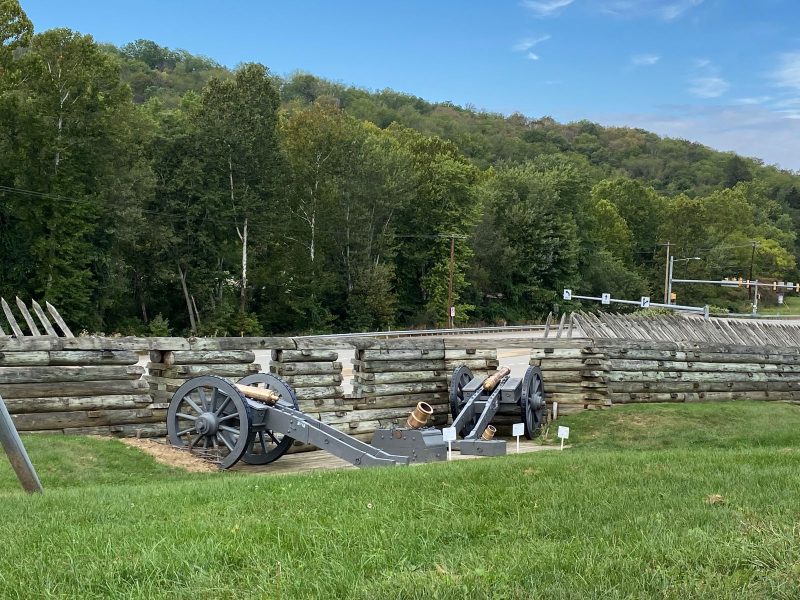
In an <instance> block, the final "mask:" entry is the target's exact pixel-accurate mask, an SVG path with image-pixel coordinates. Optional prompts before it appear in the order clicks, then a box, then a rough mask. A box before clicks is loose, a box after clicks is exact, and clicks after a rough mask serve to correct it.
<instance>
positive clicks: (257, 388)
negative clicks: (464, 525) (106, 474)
mask: <svg viewBox="0 0 800 600" xmlns="http://www.w3.org/2000/svg"><path fill="white" fill-rule="evenodd" d="M167 435H168V438H169V441H170V443H171V444H172V445H173V446H176V447H178V448H184V449H187V450H189V451H191V452H193V453H194V454H197V455H199V456H201V457H203V458H206V459H208V460H211V461H213V462H215V463H217V464H218V465H219V467H220V468H221V469H228V468H230V467H232V466H233V465H235V464H236V463H237V462H238V461H239V460H243V461H244V462H245V463H247V464H253V465H264V464H268V463H271V462H273V461H275V460H277V459H279V458H280V457H281V456H283V455H284V454H286V452H288V450H289V448H290V447H291V445H292V444H293V443H294V441H295V440H297V441H300V442H304V443H308V444H312V445H314V446H316V447H317V448H321V449H323V450H326V451H327V452H330V453H331V454H333V455H335V456H338V457H339V458H342V459H344V460H346V461H347V462H349V463H350V464H353V465H355V466H357V467H373V466H395V465H406V464H408V463H409V457H408V456H400V455H394V454H390V453H388V452H384V451H383V450H381V449H379V448H375V447H373V446H370V445H369V444H367V443H364V442H362V441H360V440H358V439H356V438H354V437H352V436H350V435H347V434H346V433H342V432H341V431H338V430H337V429H335V428H334V427H331V426H330V425H326V424H325V423H323V422H322V421H320V420H318V419H315V418H313V417H311V416H310V415H307V414H305V413H303V412H301V411H300V410H299V409H298V404H297V397H296V396H295V393H294V391H293V390H292V388H291V387H289V385H288V384H286V382H284V381H283V380H282V379H281V378H279V377H276V376H275V375H272V374H268V373H255V374H252V375H248V376H247V377H244V378H243V379H240V380H239V381H238V382H237V383H236V384H233V383H230V382H229V381H228V380H226V379H223V378H222V377H216V376H214V375H205V376H201V377H195V378H193V379H189V380H188V381H186V382H185V383H184V384H183V385H181V387H179V388H178V390H177V391H176V392H175V394H174V395H173V397H172V400H171V401H170V404H169V410H168V411H167Z"/></svg>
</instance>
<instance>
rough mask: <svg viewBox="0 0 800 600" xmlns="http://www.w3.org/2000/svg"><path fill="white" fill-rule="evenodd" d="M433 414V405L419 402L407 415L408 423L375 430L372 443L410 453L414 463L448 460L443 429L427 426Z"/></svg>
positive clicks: (389, 449) (402, 453)
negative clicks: (403, 425)
mask: <svg viewBox="0 0 800 600" xmlns="http://www.w3.org/2000/svg"><path fill="white" fill-rule="evenodd" d="M432 415H433V408H432V407H431V405H430V404H428V403H427V402H420V403H418V404H417V406H416V408H415V409H414V410H413V411H412V412H411V414H410V415H408V420H407V421H406V426H405V427H400V426H394V427H389V428H387V429H378V430H376V431H375V433H374V434H372V445H373V446H375V447H376V448H380V449H381V450H384V451H386V452H389V453H391V454H400V455H402V456H408V457H409V459H410V461H411V462H412V463H413V462H434V461H437V460H447V444H446V443H445V442H444V439H443V438H442V431H441V429H436V428H435V427H425V425H427V423H428V419H430V418H431V416H432Z"/></svg>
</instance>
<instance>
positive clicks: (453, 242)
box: [447, 235, 456, 329]
mask: <svg viewBox="0 0 800 600" xmlns="http://www.w3.org/2000/svg"><path fill="white" fill-rule="evenodd" d="M455 253H456V238H455V237H454V236H452V235H451V236H450V278H449V282H448V284H447V324H448V326H449V328H450V329H452V328H453V271H454V270H455V264H454V263H455Z"/></svg>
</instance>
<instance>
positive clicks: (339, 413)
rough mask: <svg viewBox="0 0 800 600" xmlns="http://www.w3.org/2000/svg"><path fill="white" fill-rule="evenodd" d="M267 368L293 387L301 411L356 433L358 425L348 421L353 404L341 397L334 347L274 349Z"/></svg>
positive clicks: (342, 392)
mask: <svg viewBox="0 0 800 600" xmlns="http://www.w3.org/2000/svg"><path fill="white" fill-rule="evenodd" d="M269 370H270V373H273V374H275V375H277V376H278V377H280V378H281V379H283V380H284V381H285V382H286V383H287V384H289V385H290V386H291V387H292V389H293V390H294V392H295V394H296V395H297V402H298V404H299V405H300V410H302V411H303V412H305V413H307V414H309V415H311V416H312V417H314V418H315V419H319V420H320V421H322V422H323V423H327V424H329V425H332V426H333V427H335V428H336V429H339V430H340V431H344V432H345V433H351V434H356V433H359V424H358V423H357V422H355V423H353V424H352V426H351V423H350V417H349V415H350V413H351V411H352V410H353V408H354V407H353V404H352V402H350V401H349V400H347V401H346V400H345V397H344V389H343V388H342V379H343V376H342V363H341V361H340V360H339V352H338V351H337V350H326V349H303V350H273V351H272V362H271V363H270V366H269ZM361 433H363V432H361ZM312 449H315V448H314V447H313V446H303V445H301V444H299V443H296V446H295V447H293V448H292V450H293V451H299V450H312Z"/></svg>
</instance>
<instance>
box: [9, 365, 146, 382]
mask: <svg viewBox="0 0 800 600" xmlns="http://www.w3.org/2000/svg"><path fill="white" fill-rule="evenodd" d="M142 374H144V368H142V367H139V366H110V367H0V385H2V384H7V383H17V384H19V383H52V382H58V383H60V382H66V381H112V380H117V379H139V378H140V377H141V376H142Z"/></svg>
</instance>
